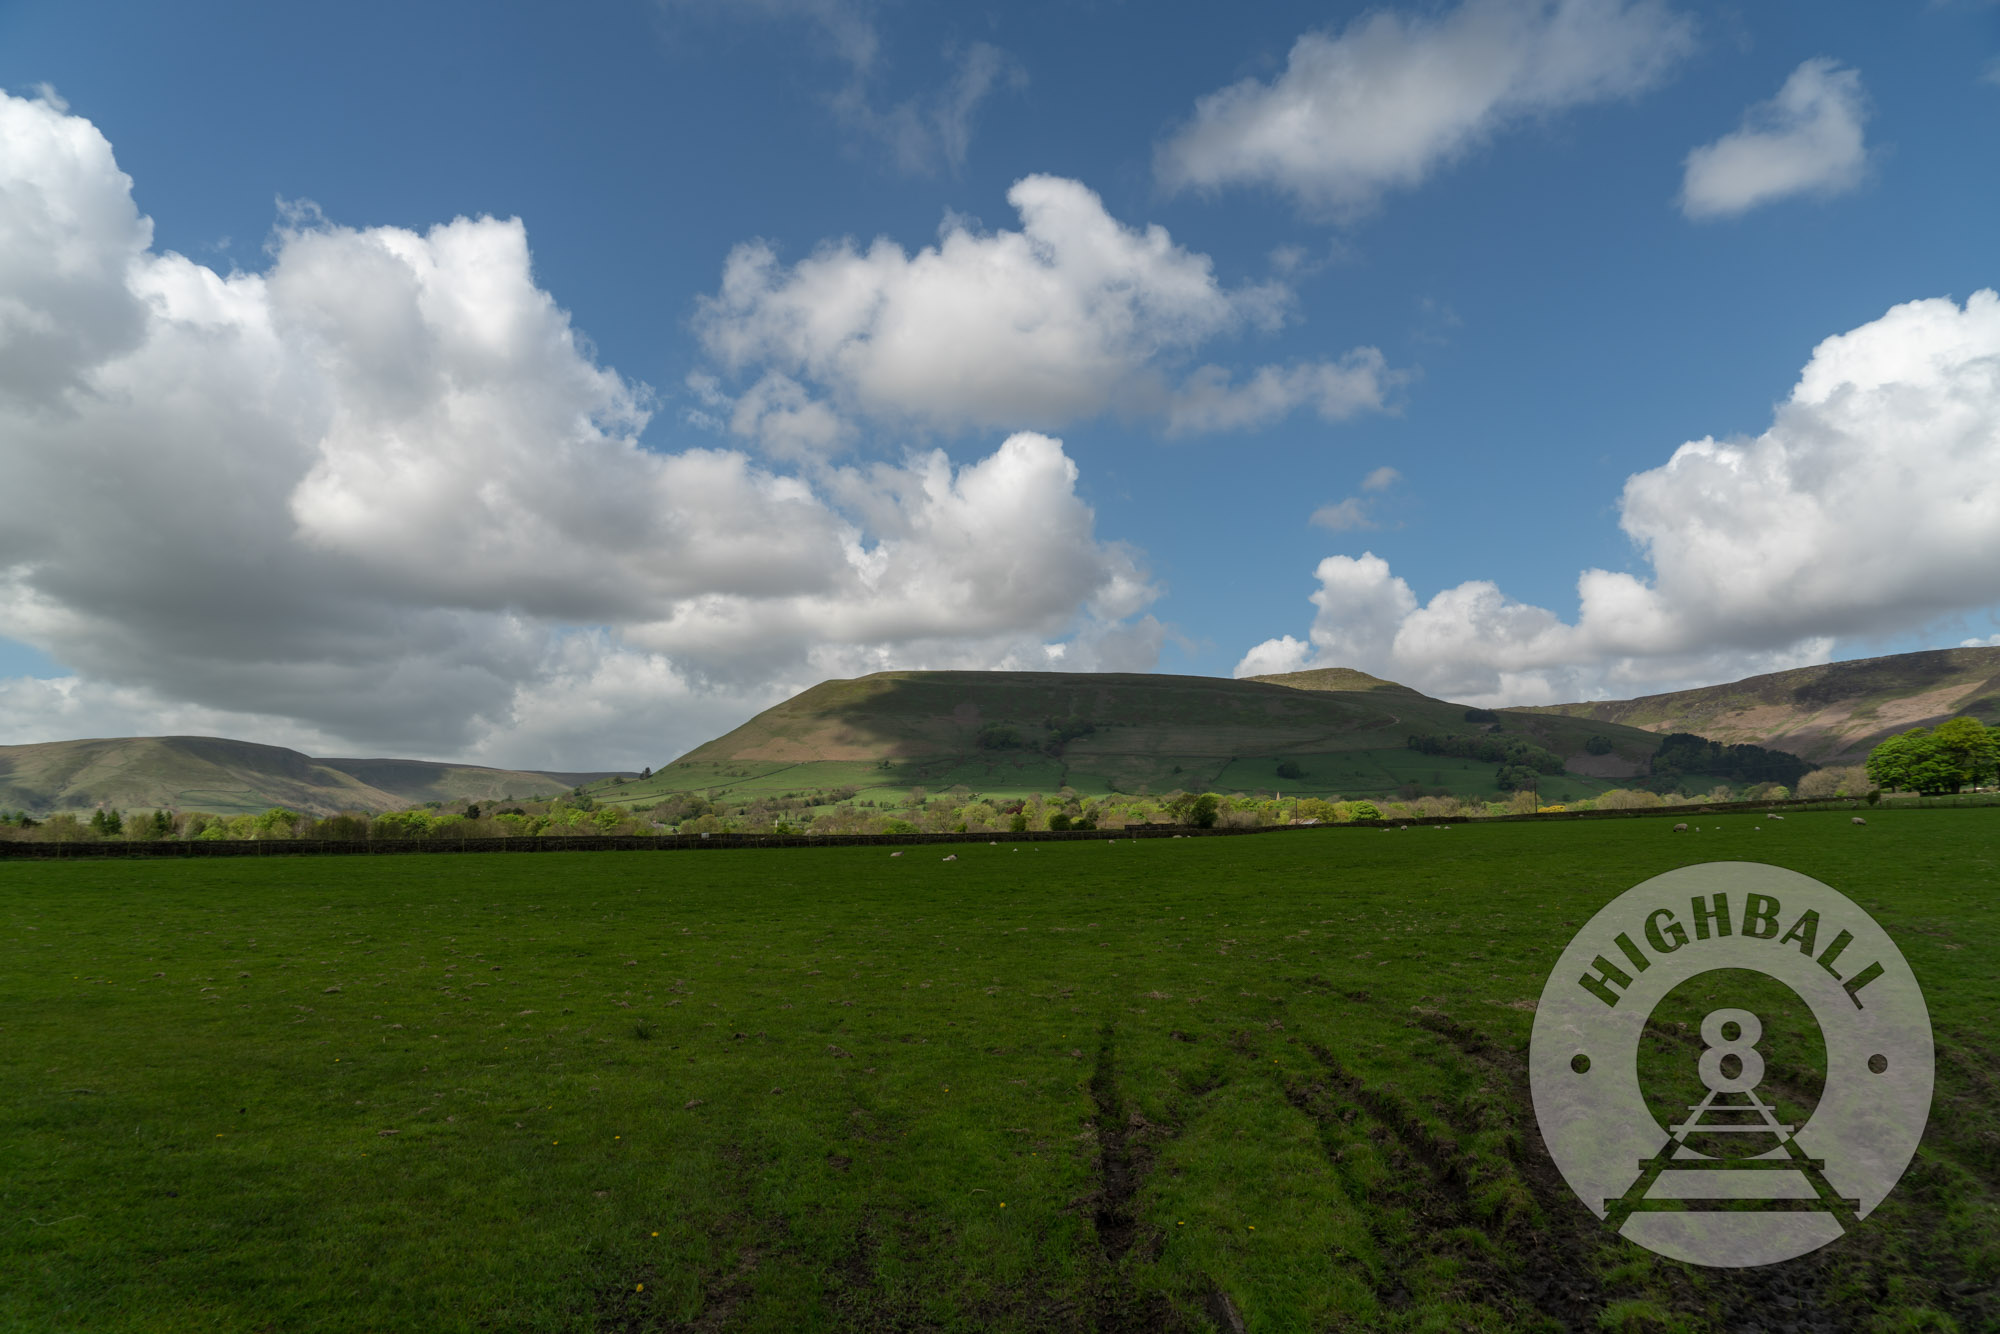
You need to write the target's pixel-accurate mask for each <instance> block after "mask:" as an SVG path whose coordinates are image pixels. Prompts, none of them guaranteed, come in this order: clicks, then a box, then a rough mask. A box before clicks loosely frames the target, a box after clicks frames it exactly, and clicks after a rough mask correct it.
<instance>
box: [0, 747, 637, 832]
mask: <svg viewBox="0 0 2000 1334" xmlns="http://www.w3.org/2000/svg"><path fill="white" fill-rule="evenodd" d="M609 776H610V775H607V774H605V773H603V772H597V773H575V774H572V773H542V772H538V771H535V770H528V769H487V768H481V767H479V766H477V765H467V764H437V763H432V762H430V761H426V760H349V759H314V758H313V757H312V756H310V755H304V754H301V753H300V752H298V751H296V750H288V749H286V748H285V747H283V746H265V745H259V744H258V743H256V742H254V741H231V740H228V739H225V738H223V737H202V736H158V737H107V738H98V739H93V740H84V741H45V742H39V743H35V744H32V745H25V746H0V809H9V810H24V811H27V812H28V813H30V814H31V815H38V816H39V815H46V814H49V813H51V812H54V811H64V810H70V811H78V810H89V809H92V808H94V807H97V806H107V807H111V808H113V809H117V810H135V809H162V808H164V809H170V810H203V811H212V812H214V813H216V814H218V815H235V814H241V813H243V812H246V811H263V810H268V809H269V808H271V807H273V806H283V807H286V808H287V809H290V810H295V811H299V812H301V813H304V814H309V815H332V814H335V813H336V812H339V811H393V810H402V809H405V808H406V807H410V806H419V805H422V804H423V803H424V802H427V801H442V802H449V801H456V800H462V799H471V800H475V801H488V800H493V799H498V798H503V797H529V796H533V795H535V794H536V793H546V794H549V795H554V794H556V793H558V792H561V791H564V790H565V789H568V788H571V787H574V786H576V785H578V784H582V783H590V782H595V781H597V780H598V779H601V778H606V777H609Z"/></svg>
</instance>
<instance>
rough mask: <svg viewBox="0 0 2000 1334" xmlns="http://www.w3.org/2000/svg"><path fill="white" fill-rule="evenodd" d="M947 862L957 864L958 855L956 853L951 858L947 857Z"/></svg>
mask: <svg viewBox="0 0 2000 1334" xmlns="http://www.w3.org/2000/svg"><path fill="white" fill-rule="evenodd" d="M945 860H946V861H948V862H955V861H957V860H958V854H957V853H955V852H954V853H952V854H951V855H950V856H949V857H946V858H945Z"/></svg>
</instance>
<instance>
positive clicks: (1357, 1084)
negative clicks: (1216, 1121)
mask: <svg viewBox="0 0 2000 1334" xmlns="http://www.w3.org/2000/svg"><path fill="white" fill-rule="evenodd" d="M1299 1043H1300V1045H1301V1046H1303V1047H1304V1048H1305V1049H1306V1051H1307V1052H1309V1053H1310V1054H1311V1055H1312V1057H1313V1059H1314V1060H1315V1061H1317V1062H1318V1063H1319V1065H1320V1066H1321V1068H1322V1069H1324V1070H1325V1071H1326V1073H1327V1075H1328V1077H1329V1078H1330V1079H1331V1080H1332V1081H1333V1083H1334V1084H1335V1085H1336V1086H1337V1087H1338V1089H1339V1090H1340V1091H1341V1092H1342V1093H1343V1094H1345V1095H1346V1096H1347V1097H1348V1098H1350V1099H1352V1100H1353V1102H1354V1103H1355V1104H1357V1105H1358V1106H1359V1107H1360V1109H1361V1110H1362V1111H1363V1112H1365V1113H1366V1114H1367V1115H1368V1116H1369V1117H1370V1118H1371V1119H1373V1120H1374V1121H1375V1122H1376V1123H1377V1124H1378V1125H1380V1126H1382V1127H1383V1128H1384V1129H1385V1130H1386V1131H1387V1132H1388V1134H1389V1135H1390V1136H1392V1137H1393V1138H1394V1139H1395V1141H1396V1142H1397V1144H1399V1145H1400V1146H1401V1147H1402V1148H1403V1149H1404V1151H1405V1156H1406V1157H1408V1158H1410V1159H1413V1160H1415V1161H1416V1162H1417V1163H1418V1164H1419V1165H1420V1166H1421V1167H1422V1168H1423V1169H1424V1171H1425V1173H1426V1174H1427V1176H1428V1177H1429V1178H1430V1180H1431V1181H1432V1182H1433V1183H1434V1184H1435V1186H1436V1187H1437V1188H1436V1189H1434V1190H1432V1191H1430V1192H1427V1193H1426V1194H1425V1195H1424V1196H1422V1197H1420V1199H1419V1204H1420V1205H1421V1206H1422V1209H1421V1212H1422V1213H1423V1214H1424V1215H1425V1217H1424V1220H1423V1221H1424V1223H1425V1232H1426V1233H1427V1234H1428V1236H1427V1238H1426V1240H1429V1239H1431V1238H1435V1237H1438V1236H1441V1235H1442V1234H1443V1233H1445V1232H1447V1231H1450V1230H1452V1229H1455V1228H1469V1229H1473V1230H1476V1231H1479V1232H1481V1233H1482V1234H1486V1235H1489V1237H1491V1232H1492V1229H1491V1228H1490V1226H1489V1225H1488V1224H1487V1223H1485V1222H1484V1221H1483V1220H1481V1219H1480V1218H1479V1217H1478V1210H1477V1208H1476V1206H1475V1202H1474V1199H1473V1182H1472V1180H1471V1178H1470V1177H1469V1176H1468V1174H1467V1171H1466V1165H1465V1160H1464V1155H1463V1154H1462V1153H1460V1151H1459V1149H1458V1146H1457V1145H1456V1144H1453V1143H1451V1142H1450V1141H1448V1140H1445V1139H1442V1138H1441V1137H1439V1136H1438V1135H1437V1133H1436V1132H1435V1131H1433V1130H1432V1128H1431V1127H1430V1126H1428V1125H1427V1124H1425V1122H1424V1120H1423V1118H1422V1117H1421V1116H1420V1115H1418V1114H1417V1113H1416V1111H1415V1110H1414V1109H1413V1108H1412V1107H1411V1106H1410V1105H1409V1103H1408V1101H1407V1100H1406V1099H1405V1098H1403V1096H1402V1095H1401V1094H1399V1093H1397V1092H1395V1091H1394V1090H1393V1089H1389V1088H1378V1087H1376V1086H1373V1085H1371V1084H1369V1083H1368V1082H1367V1081H1366V1080H1364V1079H1362V1078H1361V1076H1359V1075H1358V1074H1356V1073H1354V1072H1353V1071H1352V1070H1349V1069H1348V1068H1347V1067H1346V1066H1345V1065H1343V1064H1342V1063H1341V1061H1340V1059H1339V1057H1337V1056H1336V1055H1335V1054H1334V1053H1333V1052H1332V1051H1331V1050H1330V1049H1329V1048H1327V1047H1326V1046H1324V1045H1322V1044H1321V1043H1318V1042H1314V1041H1311V1040H1310V1039H1305V1038H1301V1039H1299ZM1287 1092H1288V1095H1290V1096H1291V1100H1292V1104H1293V1106H1295V1107H1297V1108H1298V1109H1299V1110H1300V1111H1301V1112H1303V1113H1304V1114H1305V1115H1307V1116H1309V1117H1311V1118H1313V1119H1314V1120H1315V1121H1320V1122H1322V1123H1324V1122H1325V1121H1326V1120H1327V1119H1328V1113H1327V1111H1326V1110H1325V1109H1322V1108H1320V1107H1318V1106H1315V1105H1314V1103H1315V1099H1314V1098H1313V1096H1312V1093H1313V1090H1310V1089H1308V1090H1287ZM1337 1119H1342V1120H1343V1121H1344V1120H1345V1118H1337ZM1337 1162H1338V1160H1337V1159H1336V1164H1337ZM1372 1230H1373V1227H1372V1225H1371V1231H1372ZM1521 1230H1522V1229H1519V1228H1515V1227H1512V1226H1506V1227H1503V1230H1502V1236H1500V1237H1491V1239H1492V1240H1493V1241H1495V1242H1496V1244H1498V1243H1501V1242H1502V1241H1503V1240H1504V1239H1507V1238H1510V1237H1511V1235H1512V1234H1513V1233H1515V1232H1518V1231H1521ZM1526 1231H1527V1232H1528V1233H1529V1234H1530V1235H1531V1236H1532V1235H1533V1234H1534V1229H1532V1228H1528V1229H1526ZM1387 1240H1388V1239H1386V1238H1382V1237H1379V1236H1378V1242H1380V1241H1387ZM1439 1249H1442V1248H1439ZM1454 1254H1456V1255H1457V1256H1458V1258H1459V1259H1460V1261H1461V1263H1462V1264H1463V1265H1464V1267H1465V1268H1466V1270H1468V1271H1469V1272H1472V1273H1474V1274H1476V1275H1477V1277H1478V1281H1479V1283H1480V1285H1481V1287H1482V1289H1483V1292H1484V1295H1485V1296H1487V1297H1489V1298H1492V1299H1495V1300H1496V1303H1497V1304H1500V1305H1503V1306H1514V1307H1525V1308H1527V1309H1528V1310H1532V1311H1533V1312H1535V1313H1537V1314H1539V1315H1540V1316H1541V1317H1542V1318H1543V1319H1544V1320H1548V1321H1553V1322H1555V1323H1556V1324H1558V1325H1560V1326H1561V1327H1562V1328H1564V1329H1568V1330H1585V1329H1590V1330H1594V1329H1596V1328H1597V1324H1596V1313H1597V1311H1598V1310H1599V1309H1600V1308H1601V1306H1602V1304H1603V1303H1602V1301H1601V1300H1599V1299H1598V1297H1599V1294H1598V1292H1597V1284H1596V1280H1595V1276H1594V1275H1593V1274H1591V1273H1590V1272H1589V1271H1588V1270H1587V1269H1574V1268H1571V1269H1565V1270H1562V1271H1559V1272H1562V1273H1563V1274H1564V1276H1565V1277H1566V1278H1568V1279H1569V1280H1570V1282H1568V1283H1557V1282H1549V1281H1544V1280H1545V1276H1546V1275H1547V1274H1548V1273H1549V1270H1548V1269H1547V1268H1542V1267H1535V1268H1530V1269H1528V1270H1526V1271H1524V1270H1523V1269H1522V1268H1521V1267H1520V1266H1512V1265H1507V1264H1504V1263H1501V1262H1499V1261H1497V1260H1495V1259H1494V1258H1492V1257H1491V1256H1488V1255H1485V1254H1482V1253H1479V1252H1476V1251H1474V1252H1464V1251H1455V1252H1454ZM1580 1289H1581V1290H1580ZM1377 1295H1378V1297H1379V1298H1380V1299H1381V1300H1382V1302H1383V1305H1384V1306H1386V1307H1388V1308H1390V1309H1392V1310H1395V1309H1400V1308H1402V1307H1404V1306H1407V1304H1408V1302H1409V1301H1410V1294H1409V1293H1408V1292H1407V1290H1405V1289H1402V1288H1401V1286H1400V1284H1399V1285H1398V1287H1397V1289H1395V1290H1392V1291H1390V1292H1386V1293H1385V1292H1382V1291H1381V1289H1380V1285H1379V1284H1378V1286H1377Z"/></svg>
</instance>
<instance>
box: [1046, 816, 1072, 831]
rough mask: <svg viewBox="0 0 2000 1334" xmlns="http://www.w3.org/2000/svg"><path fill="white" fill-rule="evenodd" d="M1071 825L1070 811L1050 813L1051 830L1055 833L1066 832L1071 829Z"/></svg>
mask: <svg viewBox="0 0 2000 1334" xmlns="http://www.w3.org/2000/svg"><path fill="white" fill-rule="evenodd" d="M1069 824H1070V821H1069V812H1068V811H1051V812H1049V828H1050V829H1051V830H1053V831H1054V832H1056V833H1058V834H1060V833H1062V832H1064V831H1065V830H1067V829H1068V828H1069Z"/></svg>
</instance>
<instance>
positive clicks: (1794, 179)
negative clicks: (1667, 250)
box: [1680, 57, 1868, 220]
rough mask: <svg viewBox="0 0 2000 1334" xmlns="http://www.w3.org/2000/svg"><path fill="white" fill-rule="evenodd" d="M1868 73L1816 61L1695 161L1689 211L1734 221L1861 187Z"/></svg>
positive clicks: (1687, 179)
mask: <svg viewBox="0 0 2000 1334" xmlns="http://www.w3.org/2000/svg"><path fill="white" fill-rule="evenodd" d="M1867 119H1868V104H1867V97H1866V95H1865V94H1864V93H1863V91H1862V88H1861V75H1860V74H1858V73H1857V72H1855V71H1854V70H1851V69H1842V68H1841V67H1840V66H1839V65H1837V64H1835V63H1834V62H1833V61H1831V60H1828V59H1825V58H1823V57H1822V58H1820V59H1817V60H1808V61H1806V62H1805V63H1804V64H1803V65H1800V66H1799V67H1798V68H1797V69H1795V70H1793V71H1792V74H1791V77H1790V78H1788V79H1786V80H1785V86H1784V87H1783V88H1780V89H1779V90H1778V95H1777V96H1776V97H1774V98H1772V99H1771V100H1770V101H1768V102H1759V103H1758V104H1757V105H1756V106H1753V107H1751V108H1750V109H1749V110H1748V111H1746V112H1745V113H1744V115H1743V124H1742V126H1741V127H1740V128H1738V129H1736V130H1734V131H1732V132H1730V133H1728V134H1725V135H1723V136H1722V137H1721V138H1720V139H1717V140H1716V141H1715V142H1714V143H1712V144H1705V145H1703V146H1702V147H1700V148H1697V149H1695V150H1694V151H1693V152H1691V153H1689V154H1688V156H1687V172H1686V175H1685V176H1684V177H1683V179H1682V184H1681V200H1680V203H1681V211H1682V212H1683V213H1685V214H1686V215H1687V216H1688V217H1690V218H1693V219H1696V220H1702V219H1708V218H1723V217H1731V216H1734V215H1736V214H1738V213H1745V212H1748V211H1749V210H1750V209H1753V208H1756V207H1758V206H1759V205H1761V204H1768V203H1770V202H1772V201H1773V200H1777V199H1784V198H1787V197H1789V196H1792V195H1819V196H1826V195H1836V194H1840V193H1842V192H1844V191H1847V190H1852V189H1853V188H1854V187H1855V186H1857V185H1859V184H1860V183H1861V177H1862V172H1863V169H1864V168H1865V167H1866V165H1867V161H1868V150H1867V147H1866V146H1865V145H1864V144H1863V143H1862V126H1863V124H1864V123H1865V122H1866V121H1867Z"/></svg>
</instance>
